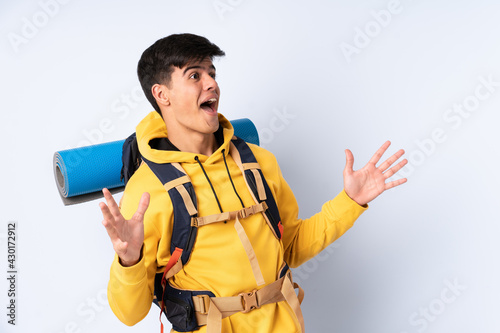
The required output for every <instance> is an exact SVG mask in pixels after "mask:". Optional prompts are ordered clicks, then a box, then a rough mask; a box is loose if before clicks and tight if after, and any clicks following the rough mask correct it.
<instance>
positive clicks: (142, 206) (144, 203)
mask: <svg viewBox="0 0 500 333" xmlns="http://www.w3.org/2000/svg"><path fill="white" fill-rule="evenodd" d="M148 207H149V193H148V192H144V193H143V194H142V196H141V200H140V201H139V207H137V211H136V212H135V214H134V218H135V219H143V218H144V214H145V213H146V210H147V209H148Z"/></svg>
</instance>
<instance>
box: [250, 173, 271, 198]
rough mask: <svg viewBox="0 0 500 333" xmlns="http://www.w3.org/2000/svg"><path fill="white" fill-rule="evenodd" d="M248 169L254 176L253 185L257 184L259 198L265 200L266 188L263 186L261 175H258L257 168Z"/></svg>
mask: <svg viewBox="0 0 500 333" xmlns="http://www.w3.org/2000/svg"><path fill="white" fill-rule="evenodd" d="M250 171H252V173H253V176H254V177H255V182H256V184H255V185H257V193H258V194H259V199H260V200H266V199H267V197H266V189H265V188H264V183H263V182H262V177H261V176H260V172H259V170H257V169H250Z"/></svg>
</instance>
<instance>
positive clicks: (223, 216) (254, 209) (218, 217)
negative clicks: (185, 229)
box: [191, 202, 267, 227]
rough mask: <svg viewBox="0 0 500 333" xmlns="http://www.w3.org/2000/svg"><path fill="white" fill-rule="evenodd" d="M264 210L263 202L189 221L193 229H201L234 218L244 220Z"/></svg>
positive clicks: (265, 206) (264, 204)
mask: <svg viewBox="0 0 500 333" xmlns="http://www.w3.org/2000/svg"><path fill="white" fill-rule="evenodd" d="M266 209H267V204H266V203H265V202H261V203H260V204H257V205H253V206H250V207H246V208H243V209H240V210H235V211H232V212H224V213H220V214H213V215H208V216H203V217H193V219H192V220H191V225H192V226H195V227H201V226H203V225H207V224H210V223H215V222H224V221H229V220H234V219H236V217H240V218H246V217H248V216H250V215H254V214H257V213H262V212H265V211H266Z"/></svg>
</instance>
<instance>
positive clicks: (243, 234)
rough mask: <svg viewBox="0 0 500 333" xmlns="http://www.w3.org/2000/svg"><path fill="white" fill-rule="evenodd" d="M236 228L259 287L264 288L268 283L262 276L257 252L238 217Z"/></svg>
mask: <svg viewBox="0 0 500 333" xmlns="http://www.w3.org/2000/svg"><path fill="white" fill-rule="evenodd" d="M234 228H235V229H236V232H237V233H238V237H239V238H240V241H241V244H243V248H244V249H245V252H246V253H247V257H248V260H249V261H250V265H251V266H252V272H253V276H254V278H255V281H256V282H257V285H258V286H262V285H263V284H265V283H266V281H265V280H264V276H262V271H261V270H260V266H259V261H258V260H257V256H256V255H255V251H254V250H253V247H252V244H251V243H250V240H249V239H248V236H247V234H246V232H245V229H243V226H242V225H241V223H240V219H239V217H238V216H236V222H235V223H234Z"/></svg>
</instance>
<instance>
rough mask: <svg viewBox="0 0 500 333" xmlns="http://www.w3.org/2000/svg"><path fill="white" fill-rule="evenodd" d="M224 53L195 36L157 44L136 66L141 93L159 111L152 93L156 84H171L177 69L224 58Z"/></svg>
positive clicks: (157, 42) (205, 40)
mask: <svg viewBox="0 0 500 333" xmlns="http://www.w3.org/2000/svg"><path fill="white" fill-rule="evenodd" d="M224 55H225V53H224V51H222V50H221V49H220V48H219V47H218V46H217V45H215V44H213V43H211V42H210V41H209V40H208V39H206V38H205V37H202V36H197V35H193V34H175V35H170V36H167V37H164V38H162V39H159V40H157V41H156V42H155V43H154V44H153V45H151V46H150V47H148V48H147V49H146V50H145V51H144V52H143V53H142V56H141V59H140V60H139V63H138V65H137V76H139V82H140V83H141V87H142V90H143V91H144V94H145V95H146V98H147V99H148V101H149V102H150V103H151V104H152V105H153V107H154V108H155V110H156V111H158V113H160V108H159V107H158V104H157V103H156V100H155V99H154V97H153V94H152V93H151V87H152V86H153V85H155V84H157V83H159V84H166V85H168V84H169V83H170V79H171V75H172V72H173V71H174V66H175V67H178V68H182V67H184V66H185V65H186V64H188V63H190V62H196V61H200V60H203V59H205V58H210V60H213V58H214V57H221V56H224Z"/></svg>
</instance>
